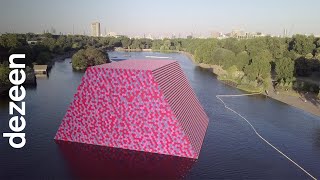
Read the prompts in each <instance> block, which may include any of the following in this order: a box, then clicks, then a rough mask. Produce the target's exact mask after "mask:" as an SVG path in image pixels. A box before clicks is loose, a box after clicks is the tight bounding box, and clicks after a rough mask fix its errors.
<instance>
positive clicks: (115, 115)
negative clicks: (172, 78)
mask: <svg viewBox="0 0 320 180" xmlns="http://www.w3.org/2000/svg"><path fill="white" fill-rule="evenodd" d="M55 139H57V140H64V141H72V142H80V143H86V144H96V145H103V146H109V147H117V148H123V149H130V150H137V151H145V152H152V153H159V154H168V155H174V156H181V157H188V158H197V157H198V153H196V152H195V151H194V148H193V147H192V145H191V143H190V140H189V137H188V136H187V135H186V133H185V132H184V131H183V129H182V127H181V125H180V124H179V121H178V120H177V117H176V116H175V114H174V113H173V112H172V110H171V107H170V105H169V104H168V102H167V100H166V99H165V97H164V95H163V93H162V91H161V90H160V88H159V85H158V83H157V82H156V81H155V79H154V77H153V75H152V71H150V70H135V69H127V70H126V69H109V68H96V67H92V68H89V69H88V70H87V72H86V74H85V75H84V77H83V79H82V82H81V84H80V85H79V87H78V91H77V93H76V94H75V97H74V100H73V102H72V103H71V105H70V107H69V109H68V111H67V113H66V115H65V117H64V119H63V121H62V123H61V125H60V127H59V130H58V132H57V134H56V137H55Z"/></svg>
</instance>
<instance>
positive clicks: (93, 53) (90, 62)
mask: <svg viewBox="0 0 320 180" xmlns="http://www.w3.org/2000/svg"><path fill="white" fill-rule="evenodd" d="M109 62H110V60H109V57H108V55H106V53H104V52H102V51H101V50H99V49H96V48H92V47H89V48H87V49H81V50H79V51H78V52H77V53H75V54H74V55H73V56H72V67H73V68H74V69H76V70H84V69H86V68H87V67H89V66H94V65H100V64H104V63H109Z"/></svg>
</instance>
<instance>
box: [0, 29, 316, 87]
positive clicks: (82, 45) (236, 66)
mask: <svg viewBox="0 0 320 180" xmlns="http://www.w3.org/2000/svg"><path fill="white" fill-rule="evenodd" d="M30 41H34V42H35V43H34V44H32V43H31V44H28V42H30ZM116 47H122V48H124V49H138V50H139V49H152V50H154V51H185V52H188V53H190V54H192V55H194V57H195V60H196V61H197V62H198V63H205V64H212V65H217V66H219V67H221V68H222V69H224V70H226V71H227V72H241V73H240V74H241V76H240V77H239V76H237V77H233V78H234V79H236V80H237V81H238V82H239V83H241V84H247V85H250V86H253V87H264V88H265V87H266V86H267V83H268V80H269V79H270V77H273V78H274V79H275V80H276V81H277V82H278V85H279V86H286V87H294V86H295V84H294V82H295V80H296V77H298V76H305V77H308V76H310V75H312V74H313V73H314V72H319V71H320V63H319V62H320V39H319V38H316V37H314V36H305V35H294V36H293V37H290V38H289V37H288V38H280V37H270V36H266V37H259V38H253V39H243V40H238V39H235V38H227V39H221V40H219V39H215V38H208V39H197V38H190V39H183V38H176V39H156V40H151V39H147V38H141V39H137V38H128V37H126V36H119V37H89V36H82V35H52V34H50V33H44V34H33V33H27V34H2V35H1V36H0V64H1V66H0V72H6V71H5V70H2V69H4V67H5V62H7V58H6V57H5V56H3V55H1V52H7V53H8V54H11V53H15V52H17V53H18V52H19V53H25V54H26V61H27V62H25V63H26V64H27V65H28V66H32V65H33V64H48V63H50V61H51V59H52V56H53V55H57V54H63V53H66V52H69V51H80V50H81V49H83V50H82V51H81V52H79V53H78V54H77V58H76V59H77V60H78V61H77V62H78V63H79V62H80V64H81V62H82V64H81V65H83V63H85V64H86V66H87V65H88V66H90V65H93V62H90V61H89V62H84V61H81V60H80V59H81V57H82V59H88V58H87V57H93V56H92V52H93V50H92V49H98V50H100V52H105V51H106V50H113V49H114V48H116ZM88 48H89V50H88V52H85V49H88ZM2 54H3V53H2ZM88 54H89V55H88ZM90 54H91V55H90ZM100 54H101V53H100ZM106 58H107V57H106ZM89 59H90V58H89ZM91 61H92V60H91ZM97 62H98V63H101V62H100V61H99V60H97ZM1 68H2V69H1ZM238 74H239V73H238ZM0 77H1V75H0ZM0 81H1V80H0ZM313 89H315V91H317V90H318V89H316V88H313Z"/></svg>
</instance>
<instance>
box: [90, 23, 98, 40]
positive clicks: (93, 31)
mask: <svg viewBox="0 0 320 180" xmlns="http://www.w3.org/2000/svg"><path fill="white" fill-rule="evenodd" d="M91 36H95V37H99V36H100V23H99V22H94V23H91Z"/></svg>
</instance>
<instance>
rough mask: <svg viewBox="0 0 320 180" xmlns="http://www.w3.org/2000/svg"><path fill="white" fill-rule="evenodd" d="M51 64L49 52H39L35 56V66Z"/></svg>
mask: <svg viewBox="0 0 320 180" xmlns="http://www.w3.org/2000/svg"><path fill="white" fill-rule="evenodd" d="M50 62H51V55H50V53H49V52H45V51H44V52H41V53H40V54H39V55H38V56H37V60H36V63H37V64H49V63H50Z"/></svg>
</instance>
